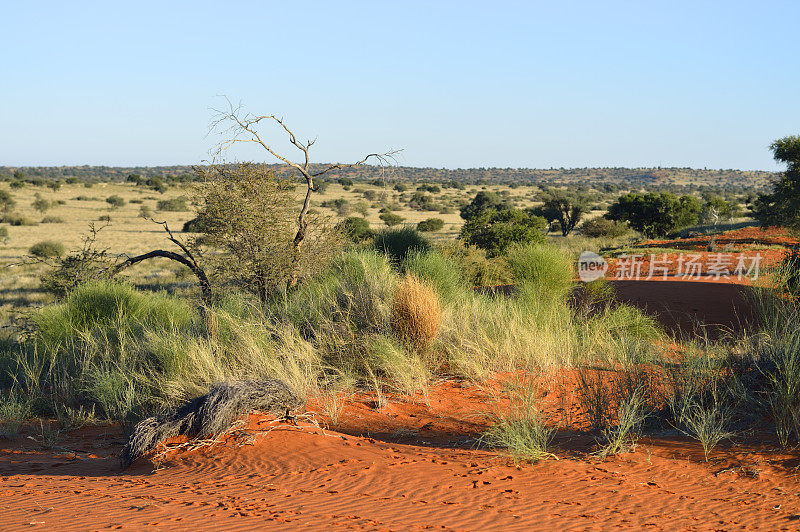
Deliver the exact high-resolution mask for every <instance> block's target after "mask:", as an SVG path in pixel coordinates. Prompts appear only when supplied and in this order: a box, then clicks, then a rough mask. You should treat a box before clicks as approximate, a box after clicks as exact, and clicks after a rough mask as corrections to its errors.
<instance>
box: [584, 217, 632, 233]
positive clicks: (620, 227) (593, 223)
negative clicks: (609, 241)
mask: <svg viewBox="0 0 800 532" xmlns="http://www.w3.org/2000/svg"><path fill="white" fill-rule="evenodd" d="M580 231H581V234H582V235H584V236H588V237H590V238H619V237H621V236H624V235H625V234H626V233H629V232H630V228H629V227H628V224H627V223H625V222H617V221H614V220H609V219H608V218H605V217H602V216H600V217H597V218H592V219H591V220H586V221H585V222H583V224H581V227H580Z"/></svg>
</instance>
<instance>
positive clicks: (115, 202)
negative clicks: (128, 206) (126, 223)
mask: <svg viewBox="0 0 800 532" xmlns="http://www.w3.org/2000/svg"><path fill="white" fill-rule="evenodd" d="M106 203H108V204H109V205H111V208H112V209H118V208H120V207H122V206H123V205H125V199H124V198H122V196H117V195H116V194H114V195H113V196H109V197H107V198H106Z"/></svg>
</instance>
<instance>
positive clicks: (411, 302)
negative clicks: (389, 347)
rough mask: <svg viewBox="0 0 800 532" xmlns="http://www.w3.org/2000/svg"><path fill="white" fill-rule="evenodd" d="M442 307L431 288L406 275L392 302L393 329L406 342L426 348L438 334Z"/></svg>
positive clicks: (419, 347) (437, 296)
mask: <svg viewBox="0 0 800 532" xmlns="http://www.w3.org/2000/svg"><path fill="white" fill-rule="evenodd" d="M441 323H442V307H441V303H440V302H439V295H438V294H437V293H436V290H434V289H433V288H432V287H430V286H428V285H426V284H424V283H423V282H421V281H420V280H419V279H417V278H416V277H415V276H413V275H406V277H405V278H404V279H403V281H402V282H401V283H400V285H399V286H398V287H397V291H396V292H395V295H394V299H393V300H392V329H393V330H394V332H395V334H397V336H399V337H400V338H401V339H403V340H404V341H405V342H408V343H409V344H411V345H413V346H415V347H417V348H418V349H425V348H427V347H428V346H430V345H431V344H432V343H433V341H434V340H435V339H436V336H437V335H438V334H439V327H440V325H441Z"/></svg>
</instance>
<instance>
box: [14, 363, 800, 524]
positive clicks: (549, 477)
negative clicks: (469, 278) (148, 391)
mask: <svg viewBox="0 0 800 532" xmlns="http://www.w3.org/2000/svg"><path fill="white" fill-rule="evenodd" d="M573 379H574V378H573V377H572V376H571V375H569V374H568V373H563V372H558V373H555V374H552V375H549V376H547V378H546V379H544V382H547V383H548V384H547V390H553V391H547V390H545V391H543V392H542V393H543V397H542V399H543V403H544V405H545V410H546V412H547V415H548V418H549V419H553V420H555V421H556V422H558V423H559V424H560V425H562V428H561V430H560V431H559V435H558V437H557V440H556V441H557V444H558V448H559V449H560V450H559V451H557V454H558V458H559V459H558V460H547V461H543V462H540V463H538V464H533V465H529V464H522V465H516V464H515V463H514V462H513V461H512V460H510V459H509V458H507V457H504V456H503V455H501V454H498V453H493V452H490V451H487V450H479V449H477V448H476V446H475V444H474V439H475V437H476V436H477V435H478V434H479V433H480V431H481V430H482V429H483V428H485V422H486V418H485V416H484V415H483V414H485V412H487V410H488V409H489V408H490V407H491V405H492V402H493V394H492V393H491V388H490V389H479V388H477V387H470V386H466V385H462V384H460V383H457V382H451V381H447V382H443V383H440V384H438V385H436V386H434V387H433V388H432V390H431V392H430V406H428V405H426V404H425V402H424V401H423V398H422V397H413V398H405V399H400V398H394V399H393V400H392V402H391V403H390V404H389V405H388V406H386V407H384V408H383V409H382V410H381V411H378V410H376V409H375V408H373V405H372V401H371V400H370V397H369V396H367V395H363V396H357V397H355V398H353V400H351V401H349V402H348V405H347V407H346V408H345V413H344V416H343V420H342V423H341V425H340V427H338V428H339V430H340V431H343V432H333V431H326V430H323V429H320V428H318V427H316V426H314V425H311V424H308V423H300V424H299V425H297V426H294V425H291V424H280V425H274V424H272V423H271V421H270V420H269V419H268V418H265V417H263V416H259V415H253V416H251V417H250V419H249V424H248V427H247V429H248V431H251V432H252V437H251V440H252V441H250V443H249V444H242V443H241V442H240V443H239V444H235V443H234V442H233V441H231V440H228V441H224V442H221V443H219V444H217V445H215V446H211V447H205V448H202V449H198V450H192V451H184V450H177V451H171V452H169V453H168V454H167V457H168V459H167V461H166V462H165V463H163V464H162V467H161V469H159V470H157V471H153V467H152V465H151V464H150V463H149V462H147V461H146V460H139V461H138V462H137V463H136V464H135V465H134V466H133V468H131V469H130V470H128V471H125V472H120V470H119V468H118V465H117V460H116V455H117V453H118V452H119V450H120V446H121V443H122V442H121V439H122V438H121V435H120V433H119V432H118V431H117V430H113V429H107V428H91V429H86V430H81V431H76V432H73V433H71V434H70V435H69V436H68V437H67V438H66V439H65V440H64V441H62V442H60V443H59V445H60V446H61V447H62V449H58V450H49V451H48V450H42V449H41V448H40V447H39V446H37V445H36V444H35V442H33V441H31V440H29V439H25V438H19V439H16V440H14V441H4V442H2V444H0V494H2V499H0V529H2V530H31V529H33V530H36V529H41V530H101V529H128V530H143V529H145V530H146V529H151V528H152V529H155V530H168V529H173V530H177V529H193V530H255V529H259V530H261V529H265V530H279V529H280V530H285V529H307V530H321V529H329V530H345V529H354V530H418V529H425V528H432V529H441V530H553V529H556V528H557V529H560V530H599V529H609V528H612V527H615V528H616V527H621V528H628V529H634V530H639V529H643V528H649V529H654V530H686V529H691V530H710V529H715V530H730V529H742V528H743V529H755V528H760V529H767V530H779V529H783V530H796V529H797V528H798V526H800V501H799V500H798V492H799V491H800V489H798V488H799V486H798V483H797V472H796V468H797V465H798V463H800V461H798V457H797V454H796V453H791V454H785V453H783V454H782V453H779V452H777V451H775V450H774V449H771V448H770V445H769V444H765V443H763V438H762V439H761V443H759V444H757V445H756V444H752V445H738V446H731V445H728V446H724V445H722V446H720V448H719V449H718V450H716V451H714V452H713V453H712V456H711V459H710V461H709V462H708V463H706V462H704V461H703V458H702V451H701V450H700V449H699V446H698V445H697V444H696V443H693V442H689V441H687V440H686V439H683V438H661V439H652V440H646V441H643V442H641V444H640V445H639V446H638V447H637V449H636V451H635V452H630V453H626V454H623V455H619V456H616V457H613V458H611V459H608V460H606V461H599V460H597V459H595V458H593V457H591V456H590V455H588V454H587V451H588V450H590V449H591V438H590V437H589V436H587V435H585V434H582V433H580V432H578V431H577V430H575V429H577V428H578V427H580V426H581V424H582V423H583V421H582V420H581V419H580V416H579V415H578V413H577V406H576V405H575V402H574V397H570V394H569V392H567V394H566V395H561V394H559V393H558V391H559V389H560V390H570V389H574V380H573ZM266 431H269V432H266ZM66 449H69V451H67V450H66Z"/></svg>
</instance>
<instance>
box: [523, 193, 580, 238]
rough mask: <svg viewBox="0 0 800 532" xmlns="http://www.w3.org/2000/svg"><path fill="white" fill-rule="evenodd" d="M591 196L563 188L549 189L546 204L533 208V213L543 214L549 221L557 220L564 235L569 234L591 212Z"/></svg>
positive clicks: (545, 199) (545, 198)
mask: <svg viewBox="0 0 800 532" xmlns="http://www.w3.org/2000/svg"><path fill="white" fill-rule="evenodd" d="M589 199H590V198H589V196H587V195H585V194H581V193H570V192H565V191H563V190H557V189H553V190H549V191H547V193H546V194H545V197H544V205H542V206H541V207H536V208H535V209H533V214H535V215H537V216H541V217H542V218H544V219H545V220H547V221H548V223H551V224H552V223H553V222H554V221H557V222H558V224H559V227H560V228H561V234H562V235H563V236H567V235H569V234H570V233H571V232H572V231H573V230H574V229H575V228H576V227H577V226H578V223H579V222H580V221H581V218H583V215H584V214H586V213H587V212H589Z"/></svg>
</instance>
